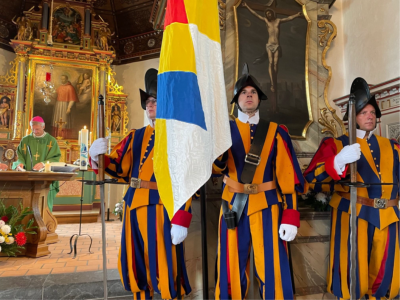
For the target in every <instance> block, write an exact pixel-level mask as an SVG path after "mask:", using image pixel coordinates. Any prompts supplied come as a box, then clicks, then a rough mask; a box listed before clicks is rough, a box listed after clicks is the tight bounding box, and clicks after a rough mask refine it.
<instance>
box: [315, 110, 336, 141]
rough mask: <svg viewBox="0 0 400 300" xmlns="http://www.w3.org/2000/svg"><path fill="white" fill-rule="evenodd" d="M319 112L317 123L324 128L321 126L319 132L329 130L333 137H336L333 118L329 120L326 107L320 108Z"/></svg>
mask: <svg viewBox="0 0 400 300" xmlns="http://www.w3.org/2000/svg"><path fill="white" fill-rule="evenodd" d="M320 114H321V117H320V118H318V122H319V124H321V125H322V126H324V128H322V130H321V132H322V133H327V132H330V133H331V134H332V135H333V136H334V137H338V132H337V129H336V124H335V120H333V119H331V120H329V111H328V109H327V108H326V107H325V108H323V109H321V110H320Z"/></svg>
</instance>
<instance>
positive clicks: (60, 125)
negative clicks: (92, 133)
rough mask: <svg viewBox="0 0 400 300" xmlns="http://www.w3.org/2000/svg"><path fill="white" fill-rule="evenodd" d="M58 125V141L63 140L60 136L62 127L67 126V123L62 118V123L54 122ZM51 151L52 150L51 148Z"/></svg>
mask: <svg viewBox="0 0 400 300" xmlns="http://www.w3.org/2000/svg"><path fill="white" fill-rule="evenodd" d="M54 123H56V124H57V139H58V140H61V139H62V138H63V137H62V136H60V133H62V127H63V126H64V125H65V124H67V122H63V120H62V118H60V121H58V122H54ZM49 149H50V148H49Z"/></svg>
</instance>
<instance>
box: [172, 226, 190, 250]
mask: <svg viewBox="0 0 400 300" xmlns="http://www.w3.org/2000/svg"><path fill="white" fill-rule="evenodd" d="M187 234H188V230H187V228H186V227H183V226H180V225H176V224H172V227H171V239H172V244H174V245H178V244H180V243H182V242H183V240H184V239H185V238H186V237H187Z"/></svg>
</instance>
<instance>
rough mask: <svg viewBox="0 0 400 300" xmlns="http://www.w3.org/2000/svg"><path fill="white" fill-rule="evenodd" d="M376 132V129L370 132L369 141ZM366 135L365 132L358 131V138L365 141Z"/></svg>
mask: <svg viewBox="0 0 400 300" xmlns="http://www.w3.org/2000/svg"><path fill="white" fill-rule="evenodd" d="M375 130H376V128H374V130H371V131H370V132H369V135H368V139H369V138H371V136H372V135H373V134H374V132H375ZM365 134H366V131H365V130H361V129H357V137H358V138H359V139H363V138H364V137H365Z"/></svg>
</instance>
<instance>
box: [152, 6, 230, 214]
mask: <svg viewBox="0 0 400 300" xmlns="http://www.w3.org/2000/svg"><path fill="white" fill-rule="evenodd" d="M155 136H156V138H155V145H154V173H155V176H156V180H157V187H158V191H159V193H160V198H161V200H162V202H163V204H164V206H165V208H166V210H167V212H168V215H169V217H170V218H171V219H172V217H173V215H174V214H175V212H176V211H177V210H179V208H180V207H181V206H182V205H183V204H184V203H185V202H186V201H187V200H188V199H189V198H190V197H191V196H192V195H193V194H194V193H195V192H196V191H197V190H198V189H199V188H200V187H201V186H202V185H203V184H204V183H205V182H206V181H207V180H208V179H209V178H210V176H211V168H212V163H213V161H214V160H215V159H216V158H217V157H218V156H219V155H221V154H222V153H224V152H225V151H226V150H228V149H229V147H230V146H231V144H232V140H231V136H230V128H229V115H228V107H227V101H226V93H225V82H224V75H223V65H222V52H221V42H220V33H219V15H218V0H168V3H167V11H166V14H165V21H164V35H163V42H162V46H161V54H160V66H159V70H158V87H157V121H156V125H155Z"/></svg>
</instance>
